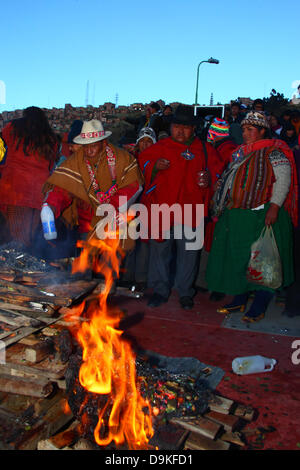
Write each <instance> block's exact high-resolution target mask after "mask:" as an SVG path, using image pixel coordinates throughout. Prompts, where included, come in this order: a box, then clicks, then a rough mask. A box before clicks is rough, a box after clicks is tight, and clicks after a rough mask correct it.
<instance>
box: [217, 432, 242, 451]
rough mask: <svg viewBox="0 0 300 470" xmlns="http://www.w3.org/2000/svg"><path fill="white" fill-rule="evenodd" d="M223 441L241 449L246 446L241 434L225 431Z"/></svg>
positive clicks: (221, 437)
mask: <svg viewBox="0 0 300 470" xmlns="http://www.w3.org/2000/svg"><path fill="white" fill-rule="evenodd" d="M220 439H221V441H225V442H229V443H231V444H235V445H237V446H240V447H244V446H245V445H246V444H245V442H243V440H242V434H241V433H239V432H231V431H225V432H224V434H222V436H220Z"/></svg>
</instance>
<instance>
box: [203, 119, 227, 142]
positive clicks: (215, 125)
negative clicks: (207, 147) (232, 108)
mask: <svg viewBox="0 0 300 470" xmlns="http://www.w3.org/2000/svg"><path fill="white" fill-rule="evenodd" d="M228 136H229V124H228V122H226V121H223V120H222V119H220V118H217V117H216V118H215V119H214V120H213V122H212V123H211V125H210V126H209V129H208V133H207V142H213V141H214V140H215V139H216V138H217V137H228Z"/></svg>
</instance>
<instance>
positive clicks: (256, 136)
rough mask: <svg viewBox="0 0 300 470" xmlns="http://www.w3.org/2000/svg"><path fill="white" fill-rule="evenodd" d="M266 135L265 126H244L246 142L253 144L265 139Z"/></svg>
mask: <svg viewBox="0 0 300 470" xmlns="http://www.w3.org/2000/svg"><path fill="white" fill-rule="evenodd" d="M264 135H265V129H264V128H257V127H255V126H250V125H249V124H245V125H244V126H243V139H244V143H245V144H253V143H254V142H256V141H257V140H261V139H263V138H264Z"/></svg>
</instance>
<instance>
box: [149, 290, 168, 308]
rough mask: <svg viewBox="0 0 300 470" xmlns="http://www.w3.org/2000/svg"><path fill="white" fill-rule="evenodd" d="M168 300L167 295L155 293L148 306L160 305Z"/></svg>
mask: <svg viewBox="0 0 300 470" xmlns="http://www.w3.org/2000/svg"><path fill="white" fill-rule="evenodd" d="M166 302H168V299H167V298H166V297H163V296H162V295H160V294H155V293H154V294H153V295H152V296H151V297H150V299H149V301H148V304H147V305H148V307H159V306H160V305H161V304H164V303H166Z"/></svg>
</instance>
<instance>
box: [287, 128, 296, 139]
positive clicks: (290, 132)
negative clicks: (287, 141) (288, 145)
mask: <svg viewBox="0 0 300 470" xmlns="http://www.w3.org/2000/svg"><path fill="white" fill-rule="evenodd" d="M294 133H295V132H294V130H293V129H288V130H287V131H286V135H287V137H289V138H291V137H293V136H294Z"/></svg>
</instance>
